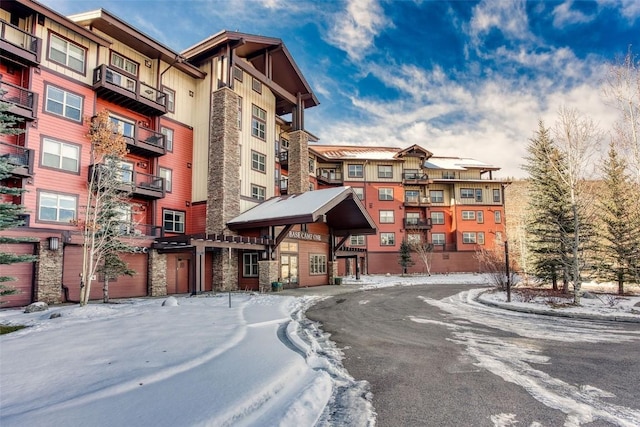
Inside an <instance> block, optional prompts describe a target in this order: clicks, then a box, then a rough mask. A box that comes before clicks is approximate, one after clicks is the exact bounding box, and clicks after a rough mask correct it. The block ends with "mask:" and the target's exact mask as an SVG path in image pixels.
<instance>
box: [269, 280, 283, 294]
mask: <svg viewBox="0 0 640 427" xmlns="http://www.w3.org/2000/svg"><path fill="white" fill-rule="evenodd" d="M281 290H282V282H271V291H272V292H279V291H281Z"/></svg>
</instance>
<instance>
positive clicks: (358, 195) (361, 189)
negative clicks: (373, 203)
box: [351, 187, 364, 200]
mask: <svg viewBox="0 0 640 427" xmlns="http://www.w3.org/2000/svg"><path fill="white" fill-rule="evenodd" d="M351 189H352V190H353V192H354V193H356V196H357V197H358V199H360V200H364V187H351ZM358 191H359V192H360V194H358ZM361 195H362V197H360V196H361Z"/></svg>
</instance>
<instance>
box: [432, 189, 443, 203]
mask: <svg viewBox="0 0 640 427" xmlns="http://www.w3.org/2000/svg"><path fill="white" fill-rule="evenodd" d="M429 197H431V203H444V190H431V191H429Z"/></svg>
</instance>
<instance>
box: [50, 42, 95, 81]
mask: <svg viewBox="0 0 640 427" xmlns="http://www.w3.org/2000/svg"><path fill="white" fill-rule="evenodd" d="M86 52H87V50H86V49H85V48H84V47H82V46H78V45H76V44H73V43H71V42H70V41H67V40H65V39H63V38H61V37H58V36H56V35H55V34H51V38H50V40H49V59H50V60H52V61H53V62H57V63H58V64H62V65H64V66H65V67H68V68H71V69H72V70H74V71H77V72H79V73H82V74H84V62H85V55H86Z"/></svg>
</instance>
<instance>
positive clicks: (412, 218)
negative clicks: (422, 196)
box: [404, 212, 420, 225]
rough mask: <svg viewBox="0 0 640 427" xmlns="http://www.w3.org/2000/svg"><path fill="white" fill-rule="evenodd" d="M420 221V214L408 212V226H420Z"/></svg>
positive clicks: (406, 222)
mask: <svg viewBox="0 0 640 427" xmlns="http://www.w3.org/2000/svg"><path fill="white" fill-rule="evenodd" d="M419 221H420V214H419V213H418V212H407V216H406V217H405V219H404V223H405V224H406V225H418V222H419Z"/></svg>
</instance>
